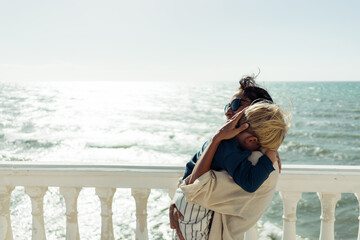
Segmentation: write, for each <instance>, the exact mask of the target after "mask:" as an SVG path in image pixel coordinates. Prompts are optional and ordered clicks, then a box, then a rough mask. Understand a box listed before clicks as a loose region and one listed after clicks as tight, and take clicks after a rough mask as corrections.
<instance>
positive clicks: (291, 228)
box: [280, 192, 302, 240]
mask: <svg viewBox="0 0 360 240" xmlns="http://www.w3.org/2000/svg"><path fill="white" fill-rule="evenodd" d="M301 195H302V193H301V192H280V197H281V199H282V200H283V205H284V214H283V237H282V239H283V240H296V206H297V203H298V201H299V200H300V199H301Z"/></svg>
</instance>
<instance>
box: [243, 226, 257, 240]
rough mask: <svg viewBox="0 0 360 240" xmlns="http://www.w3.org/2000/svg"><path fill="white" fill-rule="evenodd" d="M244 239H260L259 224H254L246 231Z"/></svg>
mask: <svg viewBox="0 0 360 240" xmlns="http://www.w3.org/2000/svg"><path fill="white" fill-rule="evenodd" d="M244 239H245V240H257V239H258V229H257V224H255V225H254V226H252V227H251V228H250V229H249V230H248V231H247V232H246V233H245V236H244Z"/></svg>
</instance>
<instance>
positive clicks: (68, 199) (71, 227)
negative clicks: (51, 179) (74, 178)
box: [60, 187, 81, 240]
mask: <svg viewBox="0 0 360 240" xmlns="http://www.w3.org/2000/svg"><path fill="white" fill-rule="evenodd" d="M80 190H81V188H75V187H60V194H61V195H63V196H64V199H65V204H66V239H67V240H80V234H79V225H78V212H77V199H78V196H79V192H80Z"/></svg>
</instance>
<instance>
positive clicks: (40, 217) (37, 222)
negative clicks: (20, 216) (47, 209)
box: [25, 187, 47, 240]
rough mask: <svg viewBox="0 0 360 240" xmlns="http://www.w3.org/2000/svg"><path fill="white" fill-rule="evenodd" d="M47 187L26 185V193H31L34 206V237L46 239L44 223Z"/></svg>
mask: <svg viewBox="0 0 360 240" xmlns="http://www.w3.org/2000/svg"><path fill="white" fill-rule="evenodd" d="M46 191H47V187H25V193H26V194H27V195H29V197H30V199H31V206H32V212H31V214H32V239H33V240H45V239H46V234H45V225H44V210H43V208H44V207H43V204H44V195H45V193H46Z"/></svg>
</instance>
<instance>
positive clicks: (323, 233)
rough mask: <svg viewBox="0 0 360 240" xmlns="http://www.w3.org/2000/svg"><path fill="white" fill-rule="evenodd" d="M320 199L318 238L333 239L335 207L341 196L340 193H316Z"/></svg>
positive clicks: (321, 239) (322, 239) (323, 239)
mask: <svg viewBox="0 0 360 240" xmlns="http://www.w3.org/2000/svg"><path fill="white" fill-rule="evenodd" d="M317 195H318V197H319V199H320V201H321V216H320V219H321V229H320V238H319V239H320V240H333V239H334V222H335V207H336V203H337V201H339V199H340V198H341V194H340V193H319V192H318V193H317Z"/></svg>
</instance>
